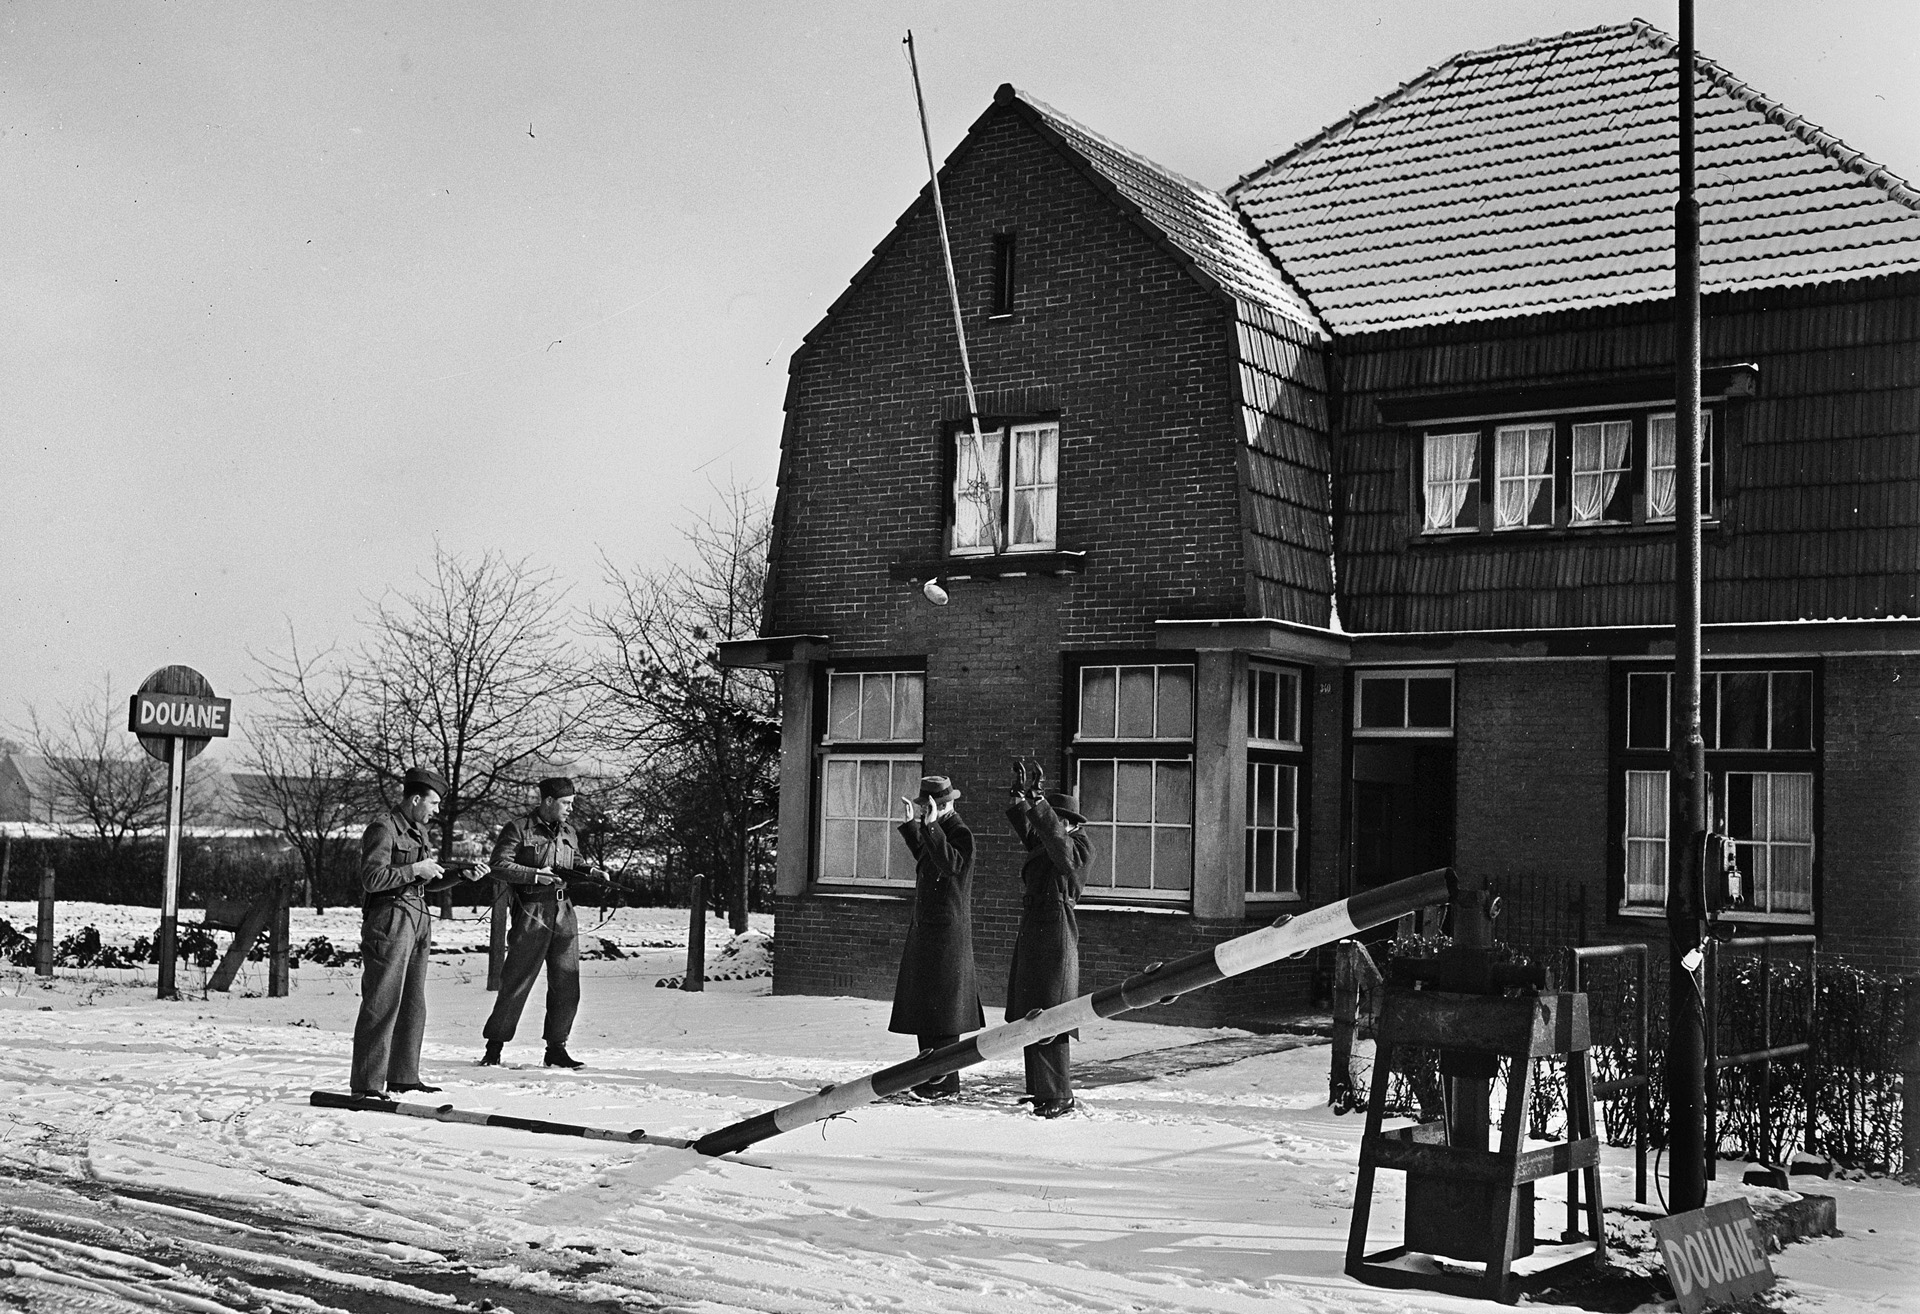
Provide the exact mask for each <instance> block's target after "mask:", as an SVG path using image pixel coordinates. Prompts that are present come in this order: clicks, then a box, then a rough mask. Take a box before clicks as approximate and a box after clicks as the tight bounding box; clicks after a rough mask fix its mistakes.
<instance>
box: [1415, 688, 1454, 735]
mask: <svg viewBox="0 0 1920 1314" xmlns="http://www.w3.org/2000/svg"><path fill="white" fill-rule="evenodd" d="M1407 724H1408V725H1409V726H1417V727H1419V728H1421V729H1439V730H1444V729H1446V728H1447V727H1448V726H1450V725H1452V724H1453V677H1452V676H1448V675H1440V676H1419V677H1416V678H1414V679H1410V680H1408V681H1407Z"/></svg>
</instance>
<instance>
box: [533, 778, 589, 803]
mask: <svg viewBox="0 0 1920 1314" xmlns="http://www.w3.org/2000/svg"><path fill="white" fill-rule="evenodd" d="M579 792H580V791H579V790H577V789H575V788H574V787H573V781H571V780H569V779H567V777H565V776H548V777H547V778H546V779H545V780H543V781H541V782H540V797H541V798H570V797H572V796H573V795H575V794H578V793H579Z"/></svg>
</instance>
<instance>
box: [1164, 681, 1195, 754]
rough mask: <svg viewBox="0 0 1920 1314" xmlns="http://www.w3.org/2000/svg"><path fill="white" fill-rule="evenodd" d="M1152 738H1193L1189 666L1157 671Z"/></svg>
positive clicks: (1191, 686)
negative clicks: (1156, 716)
mask: <svg viewBox="0 0 1920 1314" xmlns="http://www.w3.org/2000/svg"><path fill="white" fill-rule="evenodd" d="M1155 737H1156V738H1159V739H1191V738H1193V668H1192V667H1191V666H1162V667H1161V668H1160V691H1159V722H1158V724H1157V725H1156V727H1155Z"/></svg>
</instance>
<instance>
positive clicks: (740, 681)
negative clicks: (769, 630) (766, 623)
mask: <svg viewBox="0 0 1920 1314" xmlns="http://www.w3.org/2000/svg"><path fill="white" fill-rule="evenodd" d="M722 497H723V502H722V505H721V508H720V510H719V511H718V512H717V513H716V514H714V515H710V516H706V517H702V518H701V519H699V520H698V521H697V522H696V523H695V524H694V526H693V527H692V528H691V529H690V530H688V531H687V534H686V537H687V541H688V544H689V545H690V546H691V547H692V549H693V552H692V559H691V561H690V562H688V563H686V564H684V565H682V564H676V565H670V566H667V567H664V568H659V569H645V568H639V567H636V568H635V569H633V570H632V571H627V572H623V571H621V570H618V569H616V568H615V567H614V566H612V565H611V564H608V566H607V583H608V585H609V587H610V588H611V589H612V590H613V593H614V601H613V603H612V604H611V605H610V606H607V607H605V608H604V609H596V610H594V611H593V612H591V613H590V624H591V628H592V630H593V633H594V636H595V637H596V638H597V639H599V640H600V641H601V643H600V647H601V649H602V652H603V655H602V656H601V657H600V659H599V660H597V661H596V662H595V664H594V666H593V668H592V682H593V687H594V692H595V694H596V695H597V702H596V706H595V709H594V717H593V730H594V744H595V747H596V750H597V752H598V754H599V756H600V757H601V758H602V759H603V760H605V761H608V762H618V763H622V764H624V765H625V767H626V769H627V774H626V777H625V780H624V782H623V785H622V787H621V788H620V789H619V790H617V791H616V797H615V799H614V800H613V801H612V806H611V807H610V808H609V809H608V811H609V813H610V814H611V817H610V820H611V821H613V822H614V823H615V824H619V825H620V826H621V827H622V829H624V830H626V831H627V832H628V839H629V842H630V843H633V844H634V845H635V846H636V847H640V848H643V849H653V850H655V851H658V852H662V853H676V852H677V853H678V854H679V855H680V856H681V857H682V859H683V860H685V861H687V862H691V863H693V864H694V866H695V869H696V870H701V871H704V872H707V873H710V874H711V875H712V876H713V877H714V878H715V879H716V880H717V881H719V882H720V889H721V890H723V891H724V894H722V896H721V899H720V900H719V901H720V902H721V903H722V904H723V906H725V907H726V908H727V911H728V913H729V915H730V920H731V922H732V925H733V928H734V930H735V931H744V930H746V929H747V921H746V918H747V911H748V908H749V905H750V903H751V876H750V872H749V859H750V849H749V845H750V843H751V842H752V832H755V831H759V830H760V829H761V828H763V827H765V826H766V825H767V823H768V822H769V821H770V820H771V819H772V818H773V817H774V816H775V815H776V814H777V810H778V804H777V799H778V792H779V781H778V766H779V753H780V717H779V689H778V686H777V685H776V684H775V683H774V680H773V677H772V675H771V674H770V673H769V672H766V671H759V670H750V669H739V668H732V667H725V666H722V665H720V663H719V659H718V655H717V653H716V652H715V647H714V645H715V644H717V643H719V642H721V641H723V640H727V639H744V638H751V637H753V636H754V635H756V634H758V633H759V629H760V615H761V607H762V601H763V598H764V595H765V589H766V573H767V546H768V542H769V539H770V536H771V518H770V517H769V515H768V512H767V507H766V505H765V503H764V502H762V501H761V500H759V499H758V498H756V497H755V496H754V495H753V493H752V491H751V490H743V489H738V488H734V489H729V490H727V491H726V492H725V493H723V494H722Z"/></svg>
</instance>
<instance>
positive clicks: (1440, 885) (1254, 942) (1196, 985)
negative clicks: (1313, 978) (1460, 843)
mask: <svg viewBox="0 0 1920 1314" xmlns="http://www.w3.org/2000/svg"><path fill="white" fill-rule="evenodd" d="M1456 885H1457V882H1456V880H1455V879H1454V874H1453V869H1452V868H1451V867H1442V868H1439V869H1437V870H1435V871H1429V872H1422V873H1421V874H1420V875H1418V876H1409V877H1407V878H1406V879H1405V880H1401V881H1395V882H1394V883H1393V884H1391V885H1383V886H1381V887H1380V888H1379V889H1376V890H1367V891H1365V892H1363V893H1361V894H1356V895H1354V896H1353V897H1352V898H1350V899H1342V900H1341V901H1340V902H1338V903H1330V904H1327V905H1326V906H1325V907H1323V908H1315V909H1313V910H1312V911H1310V912H1304V913H1301V914H1299V915H1298V916H1295V917H1282V918H1281V919H1280V920H1278V921H1276V922H1275V923H1273V925H1271V926H1263V927H1261V928H1260V929H1259V930H1257V931H1250V932H1248V933H1247V934H1246V935H1241V936H1236V937H1235V938H1233V939H1231V940H1226V941H1223V942H1221V943H1220V944H1217V945H1215V946H1214V947H1213V948H1211V949H1202V950H1200V951H1199V952H1198V953H1192V954H1188V955H1187V956H1186V957H1185V958H1182V959H1179V960H1177V961H1175V962H1171V963H1159V964H1156V965H1154V966H1153V967H1150V968H1148V969H1147V970H1146V971H1144V972H1137V973H1135V974H1134V975H1133V976H1130V977H1128V978H1127V979H1126V980H1125V981H1122V982H1121V983H1120V984H1119V985H1115V986H1108V987H1107V988H1106V989H1104V990H1096V991H1094V992H1093V993H1092V994H1086V995H1081V996H1080V997H1079V998H1078V999H1070V1000H1068V1001H1067V1002H1066V1003H1064V1004H1055V1005H1054V1006H1053V1007H1052V1008H1047V1009H1040V1008H1036V1009H1034V1010H1033V1011H1032V1012H1031V1013H1029V1014H1027V1015H1026V1016H1025V1017H1023V1018H1021V1019H1020V1020H1019V1021H1018V1022H1008V1023H1004V1024H1003V1025H1001V1026H997V1027H989V1028H987V1029H986V1030H985V1031H982V1032H980V1033H978V1034H977V1035H974V1036H971V1037H969V1038H968V1039H966V1040H960V1041H955V1042H954V1043H953V1044H951V1045H944V1046H942V1047H941V1048H939V1049H931V1050H928V1051H927V1052H926V1053H924V1054H921V1055H920V1056H919V1057H917V1058H912V1059H908V1060H907V1061H906V1062H905V1063H896V1064H895V1065H894V1066H892V1067H890V1068H883V1069H881V1070H880V1071H879V1072H874V1073H870V1074H869V1075H867V1076H865V1077H861V1078H860V1079H859V1080H857V1081H849V1082H846V1083H844V1084H842V1085H838V1086H828V1087H827V1088H826V1089H825V1090H823V1091H821V1092H820V1093H819V1094H817V1095H809V1096H808V1097H807V1098H805V1099H803V1100H796V1101H794V1102H793V1103H792V1104H786V1105H782V1106H781V1107H780V1108H777V1109H772V1110H769V1111H768V1112H766V1113H761V1114H756V1115H755V1116H754V1117H751V1118H748V1119H746V1120H745V1121H744V1122H737V1123H734V1124H733V1125H732V1126H730V1127H722V1128H721V1129H720V1130H719V1131H716V1132H709V1133H708V1134H707V1135H705V1136H702V1137H701V1138H700V1139H699V1140H697V1141H695V1142H694V1144H693V1148H694V1149H696V1150H698V1151H699V1152H700V1153H701V1154H731V1153H732V1152H733V1151H735V1150H744V1149H746V1148H747V1146H749V1145H754V1144H757V1143H758V1142H760V1141H764V1140H766V1139H767V1138H768V1137H769V1136H778V1135H779V1134H780V1133H781V1132H787V1131H793V1130H795V1129H796V1128H799V1127H805V1126H807V1125H809V1124H811V1123H816V1122H820V1121H822V1120H824V1119H827V1118H831V1117H834V1116H836V1115H838V1114H842V1113H845V1112H847V1111H848V1110H849V1109H855V1108H858V1107H860V1106H861V1105H863V1104H871V1103H872V1102H873V1101H874V1100H877V1099H884V1098H885V1097H886V1096H888V1095H893V1094H896V1093H898V1092H900V1091H903V1090H906V1089H907V1088H908V1087H910V1086H915V1085H918V1084H920V1083H921V1082H924V1081H931V1080H933V1079H934V1078H935V1077H942V1076H945V1075H946V1074H947V1073H949V1072H958V1071H960V1069H962V1068H968V1067H972V1066H973V1065H974V1064H976V1063H984V1062H985V1061H987V1060H988V1059H996V1058H1010V1057H1012V1056H1013V1055H1015V1054H1018V1053H1019V1052H1020V1051H1021V1050H1023V1049H1025V1048H1026V1047H1027V1046H1028V1045H1032V1044H1037V1043H1039V1042H1041V1041H1043V1040H1047V1039H1050V1038H1051V1037H1054V1036H1059V1035H1064V1034H1066V1033H1067V1032H1069V1031H1072V1030H1074V1029H1075V1028H1077V1027H1083V1026H1086V1025H1088V1024H1090V1023H1092V1022H1095V1021H1097V1020H1099V1019H1101V1018H1108V1017H1118V1016H1119V1015H1120V1014H1122V1013H1130V1012H1132V1011H1133V1010H1135V1009H1139V1008H1148V1007H1150V1006H1152V1005H1154V1004H1165V1003H1169V1002H1171V1001H1172V1000H1174V999H1177V998H1179V997H1180V996H1181V995H1184V994H1186V993H1188V992H1189V991H1192V990H1199V989H1201V988H1202V987H1204V986H1210V985H1212V984H1214V983H1215V982H1216V981H1222V980H1225V979H1226V978H1227V977H1230V976H1239V975H1240V974H1241V973H1242V972H1250V971H1252V970H1253V969H1254V968H1256V967H1265V966H1266V965H1267V964H1268V963H1274V962H1278V961H1279V960H1281V959H1282V958H1291V957H1296V956H1298V955H1300V954H1303V953H1306V952H1307V951H1308V950H1310V949H1314V948H1316V947H1318V946H1320V945H1323V944H1330V943H1332V942H1333V941H1335V940H1344V939H1346V938H1347V937H1348V936H1351V935H1356V934H1358V933H1359V932H1361V931H1364V930H1366V929H1368V928H1369V927H1373V926H1379V925H1380V924H1381V923H1383V922H1390V921H1392V920H1393V919H1394V918H1396V917H1398V916H1400V914H1402V913H1404V912H1408V911H1411V910H1412V909H1415V908H1425V907H1428V906H1429V905H1431V904H1436V903H1440V902H1443V901H1444V900H1446V899H1448V898H1450V897H1451V896H1452V894H1453V893H1454V890H1455V887H1456ZM1475 897H1481V896H1480V895H1478V894H1476V896H1475Z"/></svg>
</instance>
